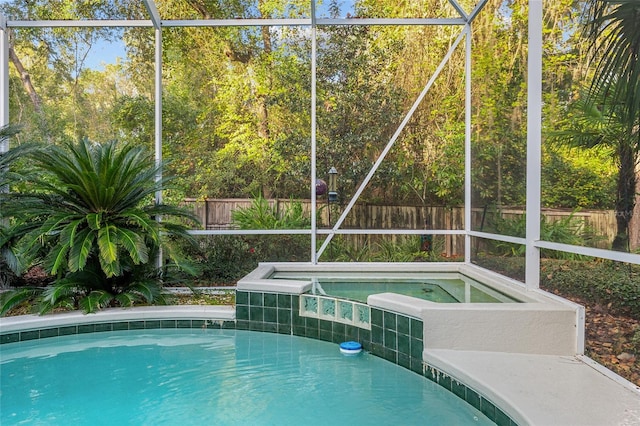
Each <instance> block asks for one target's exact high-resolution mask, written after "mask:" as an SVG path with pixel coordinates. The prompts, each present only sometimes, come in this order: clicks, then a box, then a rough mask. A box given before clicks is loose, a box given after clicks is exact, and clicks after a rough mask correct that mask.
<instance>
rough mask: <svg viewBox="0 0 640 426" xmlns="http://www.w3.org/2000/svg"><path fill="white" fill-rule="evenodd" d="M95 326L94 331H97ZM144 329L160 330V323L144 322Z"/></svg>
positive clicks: (154, 321) (156, 321)
mask: <svg viewBox="0 0 640 426" xmlns="http://www.w3.org/2000/svg"><path fill="white" fill-rule="evenodd" d="M97 327H98V326H97V325H96V331H98V330H97ZM144 328H146V329H155V328H160V321H159V320H150V321H145V322H144Z"/></svg>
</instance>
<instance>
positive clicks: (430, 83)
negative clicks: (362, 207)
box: [316, 30, 466, 258]
mask: <svg viewBox="0 0 640 426" xmlns="http://www.w3.org/2000/svg"><path fill="white" fill-rule="evenodd" d="M465 34H466V31H465V30H462V31H461V32H460V34H458V37H457V38H456V40H455V41H454V42H453V44H452V45H451V47H450V48H449V51H448V52H447V54H446V55H445V56H444V58H443V59H442V61H441V62H440V64H439V65H438V68H436V70H435V72H434V73H433V75H432V76H431V78H430V79H429V81H428V82H427V84H426V85H425V87H424V89H422V92H421V93H420V95H419V96H418V98H417V99H416V100H415V102H414V103H413V106H412V107H411V109H410V110H409V112H408V113H407V115H406V116H405V117H404V120H402V123H400V126H398V129H397V130H396V132H395V133H394V134H393V136H392V137H391V139H390V140H389V142H388V143H387V146H385V148H384V150H382V152H381V153H380V156H378V159H377V160H376V162H375V163H374V165H373V167H371V170H369V174H367V177H365V178H364V180H363V181H362V183H361V184H360V187H359V188H358V190H357V191H356V193H355V194H354V195H353V197H352V198H351V201H349V204H348V205H347V207H346V208H345V209H344V211H343V212H342V214H341V215H340V218H339V219H338V220H337V221H336V223H335V225H334V226H333V228H332V231H336V230H337V229H339V228H340V226H341V225H342V223H343V222H344V220H345V218H346V217H347V215H348V214H349V212H351V209H352V208H353V206H354V205H355V204H356V202H357V201H358V199H359V198H360V195H361V194H362V192H363V191H364V189H365V188H366V187H367V185H368V184H369V181H371V178H372V177H373V175H374V174H375V173H376V171H377V170H378V167H380V164H382V161H384V159H385V157H386V156H387V154H388V153H389V151H390V150H391V148H392V147H393V145H394V144H395V142H396V140H397V139H398V137H399V136H400V134H401V133H402V131H403V130H404V128H405V127H406V126H407V124H408V123H409V120H410V119H411V117H412V116H413V114H414V113H415V112H416V110H417V109H418V106H419V105H420V103H421V102H422V100H423V99H424V97H425V96H426V95H427V93H428V92H429V90H430V89H431V86H433V83H435V81H436V79H437V78H438V76H439V75H440V73H441V72H442V70H443V69H444V66H445V65H446V64H447V62H449V59H451V55H453V52H454V51H455V50H456V48H457V47H458V44H460V41H461V40H462V39H463V38H464V36H465ZM334 235H335V232H332V233H330V234H329V235H328V236H327V238H326V239H325V240H324V242H323V243H322V246H321V247H320V249H319V250H318V254H317V255H316V258H319V257H320V255H322V253H323V252H324V250H325V249H326V248H327V246H328V245H329V243H330V242H331V240H332V239H333V236H334Z"/></svg>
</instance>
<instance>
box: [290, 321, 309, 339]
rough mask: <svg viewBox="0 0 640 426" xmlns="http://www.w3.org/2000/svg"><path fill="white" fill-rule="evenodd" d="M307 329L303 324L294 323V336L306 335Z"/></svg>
mask: <svg viewBox="0 0 640 426" xmlns="http://www.w3.org/2000/svg"><path fill="white" fill-rule="evenodd" d="M306 334H307V331H306V328H305V327H304V326H303V325H296V324H294V325H293V335H294V336H303V337H304V336H306Z"/></svg>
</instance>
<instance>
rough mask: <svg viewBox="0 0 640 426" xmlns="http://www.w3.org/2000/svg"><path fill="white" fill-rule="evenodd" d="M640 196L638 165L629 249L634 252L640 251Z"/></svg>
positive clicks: (639, 170) (630, 223)
mask: <svg viewBox="0 0 640 426" xmlns="http://www.w3.org/2000/svg"><path fill="white" fill-rule="evenodd" d="M639 194H640V165H636V194H635V205H634V207H633V216H632V217H631V221H630V222H629V249H630V250H631V251H632V252H636V251H638V249H640V203H639V202H638V199H639V198H640V197H639V196H638V195H639Z"/></svg>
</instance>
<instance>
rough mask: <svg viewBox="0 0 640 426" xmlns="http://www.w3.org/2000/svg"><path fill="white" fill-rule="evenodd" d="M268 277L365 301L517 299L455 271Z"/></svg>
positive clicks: (285, 273) (286, 273)
mask: <svg viewBox="0 0 640 426" xmlns="http://www.w3.org/2000/svg"><path fill="white" fill-rule="evenodd" d="M270 278H271V279H276V280H277V279H295V280H310V281H313V282H314V286H313V289H312V293H313V294H326V295H328V296H333V297H340V298H346V299H351V300H357V301H359V302H363V303H366V302H367V297H368V296H370V295H372V294H377V293H398V294H404V295H406V296H411V297H416V298H418V299H424V300H429V301H431V302H436V303H514V302H518V300H516V299H514V298H513V297H510V296H508V295H506V294H504V293H501V292H499V291H497V290H495V289H493V288H491V287H490V286H487V285H485V284H482V283H480V282H478V281H476V280H473V279H471V278H468V277H463V278H460V274H457V273H437V274H435V273H398V272H396V273H370V272H322V273H314V274H310V273H308V272H291V271H278V272H275V273H273V274H272V275H271V277H270Z"/></svg>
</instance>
